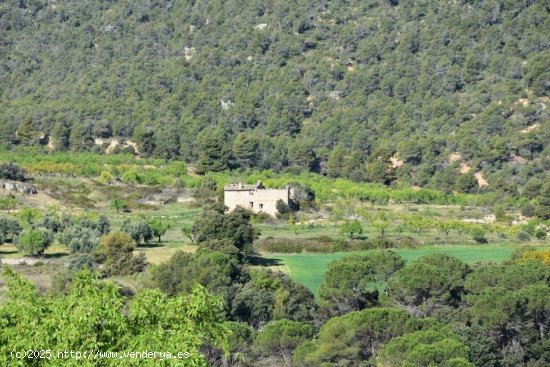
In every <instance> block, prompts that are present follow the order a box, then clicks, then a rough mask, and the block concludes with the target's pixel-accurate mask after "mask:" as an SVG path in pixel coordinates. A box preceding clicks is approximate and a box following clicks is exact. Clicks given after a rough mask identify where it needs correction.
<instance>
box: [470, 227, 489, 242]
mask: <svg viewBox="0 0 550 367" xmlns="http://www.w3.org/2000/svg"><path fill="white" fill-rule="evenodd" d="M470 235H471V236H472V239H473V240H474V241H476V242H477V243H487V239H486V238H485V231H484V230H483V229H481V228H479V227H476V228H473V229H472V230H471V231H470Z"/></svg>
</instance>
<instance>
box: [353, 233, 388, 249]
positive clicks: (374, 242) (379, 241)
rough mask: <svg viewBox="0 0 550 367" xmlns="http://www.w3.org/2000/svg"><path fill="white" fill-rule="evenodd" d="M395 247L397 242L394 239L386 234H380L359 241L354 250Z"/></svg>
mask: <svg viewBox="0 0 550 367" xmlns="http://www.w3.org/2000/svg"><path fill="white" fill-rule="evenodd" d="M395 247H397V244H396V243H395V242H394V241H392V240H390V239H389V238H387V237H384V236H378V237H376V238H372V239H368V240H366V241H358V242H357V246H354V250H378V249H388V248H395Z"/></svg>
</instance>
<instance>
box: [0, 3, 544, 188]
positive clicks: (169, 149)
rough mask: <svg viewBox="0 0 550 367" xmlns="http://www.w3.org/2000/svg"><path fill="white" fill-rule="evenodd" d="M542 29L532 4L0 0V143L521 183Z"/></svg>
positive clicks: (418, 178)
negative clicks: (131, 151)
mask: <svg viewBox="0 0 550 367" xmlns="http://www.w3.org/2000/svg"><path fill="white" fill-rule="evenodd" d="M549 29H550V5H549V4H548V2H547V1H542V0H540V1H536V0H525V1H514V0H495V1H467V0H462V1H451V2H449V1H404V0H402V1H399V0H389V1H388V0H368V1H365V0H350V1H328V0H318V1H305V0H295V1H286V0H272V1H264V0H262V1H242V0H229V1H221V0H213V1H201V0H198V1H162V0H157V1H154V0H149V1H139V2H134V1H128V0H125V1H100V0H86V1H54V0H50V1H45V0H42V1H38V0H17V1H16V0H7V1H2V2H1V3H0V144H1V145H2V147H4V148H6V149H12V148H13V147H15V146H17V145H40V144H41V145H43V146H44V150H75V151H85V150H96V151H97V150H102V151H104V150H105V148H106V145H109V144H111V140H109V139H118V140H120V141H121V142H122V141H123V140H129V141H130V142H131V143H134V142H135V143H136V144H135V145H134V144H126V145H125V144H120V145H119V146H118V147H115V146H113V145H112V144H111V148H112V149H110V150H109V152H116V151H120V150H121V149H122V150H133V151H136V150H137V152H136V153H137V154H140V155H142V156H155V157H161V158H169V159H181V160H185V161H186V162H190V163H193V164H194V165H195V166H196V169H197V171H198V172H199V173H201V172H206V171H219V170H224V169H227V168H239V167H243V168H257V169H274V170H276V171H285V170H290V171H292V172H296V171H303V170H311V171H315V172H319V173H321V174H326V175H329V176H331V177H348V178H351V179H353V180H357V181H374V182H384V183H386V184H392V183H397V182H400V183H403V184H405V185H419V186H427V187H434V188H438V189H443V190H446V191H452V190H458V191H477V190H479V189H480V186H481V187H482V188H483V189H484V190H487V189H488V190H498V191H501V192H506V193H509V194H520V193H522V188H523V187H524V186H525V185H526V184H527V183H529V185H528V187H529V188H530V190H531V191H533V190H534V191H535V192H536V191H540V188H541V186H542V185H543V182H544V180H548V178H547V177H546V176H547V172H548V171H549V170H550V160H549V148H548V141H549V140H550V122H549V121H550V120H549V115H548V111H549V109H548V104H549V102H550V98H549V97H550V32H549V31H548V30H549ZM98 138H100V139H104V140H103V141H101V140H97V139H98ZM101 143H104V144H103V145H101ZM474 174H475V176H474ZM476 176H477V177H476Z"/></svg>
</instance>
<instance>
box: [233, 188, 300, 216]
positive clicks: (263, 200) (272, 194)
mask: <svg viewBox="0 0 550 367" xmlns="http://www.w3.org/2000/svg"><path fill="white" fill-rule="evenodd" d="M288 196H289V192H288V189H281V190H278V189H254V190H234V191H233V190H226V191H224V204H225V206H227V207H228V208H229V211H232V210H233V209H235V208H236V207H237V206H241V207H243V208H245V209H248V210H250V211H252V212H254V213H260V212H262V213H266V214H269V215H271V216H275V215H276V214H277V201H279V200H282V201H283V202H285V203H286V204H287V205H288Z"/></svg>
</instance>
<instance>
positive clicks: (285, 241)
mask: <svg viewBox="0 0 550 367" xmlns="http://www.w3.org/2000/svg"><path fill="white" fill-rule="evenodd" d="M256 246H257V248H258V249H259V250H261V251H266V252H277V253H301V252H314V253H330V252H334V251H337V249H335V244H334V243H333V241H332V240H329V241H327V240H326V239H325V238H323V239H321V240H319V239H313V238H312V239H291V238H273V237H268V238H265V239H263V240H260V241H257V243H256Z"/></svg>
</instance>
